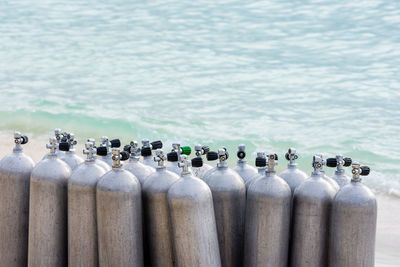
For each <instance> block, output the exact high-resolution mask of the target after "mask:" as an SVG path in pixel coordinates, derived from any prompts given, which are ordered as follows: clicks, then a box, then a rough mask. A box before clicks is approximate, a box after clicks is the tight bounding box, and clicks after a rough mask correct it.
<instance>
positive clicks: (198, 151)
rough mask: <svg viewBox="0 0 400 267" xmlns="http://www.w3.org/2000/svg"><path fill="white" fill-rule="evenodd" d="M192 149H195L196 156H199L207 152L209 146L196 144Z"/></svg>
mask: <svg viewBox="0 0 400 267" xmlns="http://www.w3.org/2000/svg"><path fill="white" fill-rule="evenodd" d="M194 150H195V151H196V156H197V157H201V156H202V155H205V154H207V152H209V151H210V148H209V147H208V146H202V145H200V144H197V145H195V146H194Z"/></svg>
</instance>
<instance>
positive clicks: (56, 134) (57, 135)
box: [54, 128, 63, 143]
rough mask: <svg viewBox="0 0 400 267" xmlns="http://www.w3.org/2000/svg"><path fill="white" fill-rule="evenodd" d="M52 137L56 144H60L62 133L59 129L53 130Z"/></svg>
mask: <svg viewBox="0 0 400 267" xmlns="http://www.w3.org/2000/svg"><path fill="white" fill-rule="evenodd" d="M54 136H55V138H56V139H57V142H58V143H60V142H61V140H62V138H63V132H62V131H61V129H60V128H55V129H54Z"/></svg>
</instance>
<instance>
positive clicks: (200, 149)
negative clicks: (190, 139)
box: [192, 144, 213, 179]
mask: <svg viewBox="0 0 400 267" xmlns="http://www.w3.org/2000/svg"><path fill="white" fill-rule="evenodd" d="M194 150H195V151H196V158H201V159H202V155H205V154H207V153H208V152H209V151H210V148H209V147H208V146H202V145H200V144H197V145H195V146H194ZM201 161H202V162H203V159H202V160H201ZM212 168H213V167H212V166H211V165H209V164H207V163H204V162H203V165H202V166H201V167H193V165H192V172H193V174H194V175H195V176H197V177H199V178H200V179H201V178H203V176H204V174H205V173H206V172H207V171H209V170H211V169H212Z"/></svg>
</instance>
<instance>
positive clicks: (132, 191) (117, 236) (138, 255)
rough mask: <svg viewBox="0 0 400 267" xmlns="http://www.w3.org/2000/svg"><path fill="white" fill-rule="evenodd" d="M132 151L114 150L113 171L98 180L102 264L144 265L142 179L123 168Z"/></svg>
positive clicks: (100, 259) (98, 216)
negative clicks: (129, 152)
mask: <svg viewBox="0 0 400 267" xmlns="http://www.w3.org/2000/svg"><path fill="white" fill-rule="evenodd" d="M128 158H129V154H128V153H127V152H126V151H122V152H120V151H119V149H118V148H113V149H112V160H113V166H112V170H111V171H109V172H107V173H106V174H104V175H103V177H102V178H101V179H100V181H99V182H98V183H97V192H96V203H97V229H98V246H99V264H100V266H143V239H142V197H141V188H140V182H139V180H138V179H137V178H136V177H135V176H134V175H133V174H132V173H131V172H129V171H126V170H124V169H123V168H122V165H121V162H120V161H121V160H127V159H128Z"/></svg>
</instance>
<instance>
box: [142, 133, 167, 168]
mask: <svg viewBox="0 0 400 267" xmlns="http://www.w3.org/2000/svg"><path fill="white" fill-rule="evenodd" d="M162 147H163V143H162V142H161V141H154V142H151V143H150V141H149V139H143V140H142V149H141V151H140V153H141V155H142V157H143V160H142V163H143V164H144V165H148V166H150V167H153V168H156V167H157V162H155V161H154V159H153V155H152V152H151V151H152V150H156V149H158V148H160V149H161V148H162Z"/></svg>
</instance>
